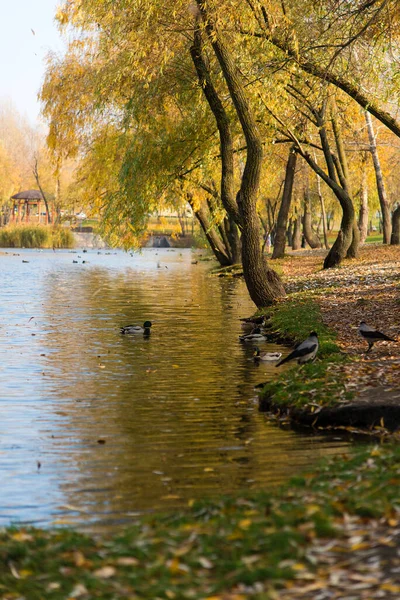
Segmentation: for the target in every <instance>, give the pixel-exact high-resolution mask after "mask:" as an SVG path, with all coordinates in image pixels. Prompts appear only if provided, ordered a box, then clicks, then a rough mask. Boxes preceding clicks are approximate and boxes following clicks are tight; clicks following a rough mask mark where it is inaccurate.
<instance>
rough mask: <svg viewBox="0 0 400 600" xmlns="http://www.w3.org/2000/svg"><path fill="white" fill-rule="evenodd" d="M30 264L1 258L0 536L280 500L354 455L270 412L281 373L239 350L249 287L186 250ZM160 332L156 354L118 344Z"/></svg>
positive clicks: (40, 258)
mask: <svg viewBox="0 0 400 600" xmlns="http://www.w3.org/2000/svg"><path fill="white" fill-rule="evenodd" d="M20 254H21V256H20V257H16V256H12V254H8V255H6V256H4V255H3V256H0V276H1V281H2V286H1V290H0V338H1V344H0V348H1V349H0V353H1V357H0V359H1V360H0V402H1V410H2V419H1V423H0V456H1V462H0V476H1V480H2V486H1V487H2V490H1V493H0V524H2V525H4V524H8V523H10V522H13V521H19V522H29V523H32V524H36V525H49V524H51V523H54V522H62V523H71V524H74V525H77V526H79V527H80V528H85V527H89V528H91V529H92V530H93V529H99V528H105V529H107V527H115V526H117V525H118V524H119V523H126V522H127V521H129V520H130V519H131V518H132V515H133V514H136V513H137V512H143V511H153V510H159V509H161V510H165V509H171V508H174V507H177V506H182V505H185V504H187V502H188V501H189V500H190V499H193V498H199V497H204V496H209V497H210V496H215V495H217V494H220V493H221V492H223V493H227V492H234V491H237V490H240V489H243V488H246V489H248V488H272V487H274V486H276V485H277V484H279V483H281V482H283V481H285V480H286V479H287V478H288V477H290V476H291V475H293V474H295V473H297V472H298V471H299V469H301V468H304V467H306V466H308V465H311V464H312V463H313V462H314V461H315V460H316V459H317V458H318V457H320V456H323V455H326V454H330V453H334V452H337V451H339V450H340V451H341V450H342V449H343V446H344V445H345V444H346V442H344V441H342V440H340V439H333V438H323V437H321V436H306V435H300V434H298V433H294V432H292V431H283V430H281V429H279V428H277V427H276V426H275V425H273V424H271V423H269V422H268V420H267V419H266V417H265V415H263V414H261V413H259V412H258V408H257V402H256V399H255V394H254V391H253V386H254V384H255V383H258V382H260V381H265V380H268V379H269V378H270V377H272V376H273V374H274V366H273V365H269V364H261V365H256V364H255V363H254V362H253V361H252V358H251V357H252V352H253V346H252V344H250V345H247V344H241V343H239V341H238V335H239V334H240V333H241V330H240V322H239V320H238V319H239V317H243V316H247V315H249V314H251V313H252V312H253V311H254V307H253V305H252V304H251V302H250V300H249V298H248V295H247V292H246V290H245V287H244V283H243V282H242V281H238V280H237V279H218V278H211V277H209V275H208V270H209V265H208V264H207V263H204V264H202V263H198V264H197V265H192V264H191V260H192V257H191V252H190V251H187V250H183V251H182V250H176V251H165V250H164V251H162V250H157V251H154V250H150V249H149V250H145V251H144V252H143V253H142V254H141V255H139V254H134V255H133V256H130V255H129V254H125V253H122V252H117V253H112V254H105V253H103V254H101V255H98V254H97V251H92V252H91V251H89V252H88V253H87V254H85V260H88V261H89V262H88V264H85V265H83V264H73V263H72V259H73V258H74V257H76V255H74V254H72V253H70V252H67V251H59V252H56V253H54V252H51V251H49V252H40V253H39V252H35V251H20ZM24 254H29V264H26V263H22V258H21V257H22V256H23V255H24ZM157 263H160V267H161V268H159V267H158V266H157ZM165 267H168V268H167V269H166V268H165ZM146 319H150V320H151V321H152V322H153V323H154V325H153V333H152V335H151V336H150V338H149V339H144V338H143V337H142V336H138V337H137V338H136V337H135V338H132V336H121V335H120V334H119V327H120V326H121V325H126V324H129V323H131V322H133V323H139V324H141V323H143V321H144V320H146ZM264 348H265V349H268V350H269V351H276V349H277V347H276V346H275V345H267V344H263V349H264ZM99 440H100V441H102V442H104V443H99ZM38 463H40V466H39V465H38Z"/></svg>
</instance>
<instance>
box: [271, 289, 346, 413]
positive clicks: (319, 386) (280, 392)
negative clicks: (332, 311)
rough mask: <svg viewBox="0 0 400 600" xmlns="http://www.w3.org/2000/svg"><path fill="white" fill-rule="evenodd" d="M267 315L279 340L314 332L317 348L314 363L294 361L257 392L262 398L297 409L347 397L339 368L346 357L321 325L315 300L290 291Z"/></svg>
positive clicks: (332, 403)
mask: <svg viewBox="0 0 400 600" xmlns="http://www.w3.org/2000/svg"><path fill="white" fill-rule="evenodd" d="M268 316H269V322H268V325H269V327H270V332H271V334H272V335H273V336H274V337H275V338H276V339H278V340H287V341H289V340H291V341H292V342H293V343H298V342H301V341H302V340H304V339H305V338H307V337H308V336H309V335H310V333H311V331H316V332H317V333H318V339H319V351H318V355H317V359H316V361H315V362H314V363H310V364H307V365H304V366H302V367H301V368H300V367H299V366H298V365H297V364H296V363H294V364H292V366H291V367H288V368H286V369H285V370H284V371H283V373H281V374H279V376H278V377H277V379H274V381H272V382H270V383H268V384H266V385H265V386H264V389H263V390H262V392H261V393H260V399H261V401H262V400H263V399H264V398H268V399H269V400H271V401H272V402H273V404H274V405H276V407H277V408H286V407H296V408H300V407H306V406H308V405H310V406H314V405H315V404H318V405H319V406H333V405H334V404H337V403H338V402H339V401H343V400H344V399H346V400H350V399H351V394H349V393H347V392H346V390H345V387H344V373H343V371H342V370H341V369H340V367H341V365H343V364H344V363H345V362H347V361H348V360H349V359H348V357H347V356H346V355H345V354H343V353H342V352H341V350H340V348H339V346H338V345H337V343H336V335H335V333H334V332H332V331H331V330H330V329H329V328H328V327H326V326H325V325H324V323H323V321H322V316H321V311H320V307H319V305H318V304H317V302H315V300H313V299H312V298H309V297H306V296H305V295H304V294H293V296H292V297H291V298H289V299H287V300H285V301H284V302H281V303H279V304H277V305H276V306H274V307H273V308H272V309H269V310H268Z"/></svg>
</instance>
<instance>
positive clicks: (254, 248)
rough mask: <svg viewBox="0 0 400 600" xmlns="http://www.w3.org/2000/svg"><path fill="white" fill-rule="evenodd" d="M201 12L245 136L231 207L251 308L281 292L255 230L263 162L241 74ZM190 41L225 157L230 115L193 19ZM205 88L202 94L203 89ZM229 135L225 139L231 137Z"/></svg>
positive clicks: (200, 4)
mask: <svg viewBox="0 0 400 600" xmlns="http://www.w3.org/2000/svg"><path fill="white" fill-rule="evenodd" d="M196 1H197V6H198V9H199V12H200V15H201V17H202V19H203V21H204V24H205V28H206V31H207V34H208V36H209V41H210V43H211V46H212V48H213V50H214V53H215V56H216V58H217V60H218V62H219V65H220V67H221V71H222V74H223V76H224V79H225V82H226V84H227V87H228V90H229V94H230V97H231V99H232V103H233V105H234V108H235V111H236V114H237V117H238V119H239V121H240V125H241V128H242V131H243V134H244V137H245V139H246V146H247V149H246V152H247V155H246V163H245V167H244V170H243V175H242V180H241V185H240V189H239V192H238V194H237V198H236V200H237V203H236V206H237V208H238V211H239V219H238V223H240V225H241V229H242V265H243V273H244V277H245V281H246V285H247V288H248V291H249V294H250V297H251V299H252V300H253V302H254V303H255V304H256V306H258V307H261V306H266V305H268V304H271V303H273V302H275V301H276V300H277V299H278V298H281V297H283V296H285V290H284V288H283V285H282V282H281V280H280V277H279V276H278V275H277V274H276V273H275V271H272V270H271V269H270V268H269V267H268V265H267V262H266V260H265V258H264V256H263V254H262V251H261V244H260V229H259V222H258V215H257V197H258V193H259V186H260V175H261V165H262V155H263V152H262V142H261V137H260V134H259V132H258V127H257V121H256V119H255V117H254V115H253V114H252V112H251V109H250V105H249V103H248V99H247V97H246V94H245V87H244V85H243V81H242V78H241V74H240V72H239V70H238V68H237V67H236V65H235V63H234V61H233V58H232V56H231V54H230V51H229V50H228V48H227V47H226V46H225V44H224V43H223V41H222V39H221V38H220V36H219V32H218V31H217V29H216V28H215V26H214V23H213V22H212V20H211V19H210V18H209V15H208V13H207V6H206V2H205V0H196ZM196 21H197V26H196V28H195V34H194V43H193V46H192V48H191V55H192V59H193V62H194V64H195V67H196V70H197V74H198V76H199V79H200V82H201V85H202V89H203V92H204V95H205V96H206V99H207V101H208V103H209V105H210V108H211V110H212V111H213V114H214V117H215V119H216V122H217V127H218V130H219V133H220V142H221V155H224V151H225V148H224V145H225V143H226V139H225V138H226V133H227V131H228V133H229V134H230V128H229V119H228V117H227V114H226V111H225V109H224V107H223V104H222V102H221V100H220V98H219V96H218V94H217V92H216V90H215V88H214V86H213V85H212V82H211V77H210V74H209V71H208V69H207V65H206V63H205V61H204V57H203V55H202V43H201V30H200V26H199V22H198V18H197V17H196ZM206 91H207V93H206ZM231 139H232V138H231V136H230V140H231ZM232 157H233V154H232V149H231V148H230V149H229V156H228V157H227V160H226V162H227V165H228V166H229V167H231V165H232V164H233V163H232V162H231V160H232Z"/></svg>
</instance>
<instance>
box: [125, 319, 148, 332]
mask: <svg viewBox="0 0 400 600" xmlns="http://www.w3.org/2000/svg"><path fill="white" fill-rule="evenodd" d="M151 326H152V323H151V321H145V322H144V323H143V327H141V326H140V325H126V326H125V327H121V329H120V331H121V333H122V334H124V335H125V334H132V333H133V334H135V333H143V334H144V335H150V328H151Z"/></svg>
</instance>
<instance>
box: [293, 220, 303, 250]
mask: <svg viewBox="0 0 400 600" xmlns="http://www.w3.org/2000/svg"><path fill="white" fill-rule="evenodd" d="M300 248H301V215H297V216H296V218H295V220H294V227H293V236H292V250H300Z"/></svg>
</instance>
